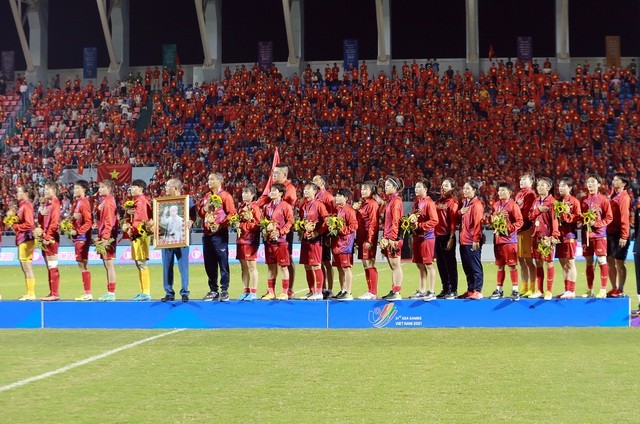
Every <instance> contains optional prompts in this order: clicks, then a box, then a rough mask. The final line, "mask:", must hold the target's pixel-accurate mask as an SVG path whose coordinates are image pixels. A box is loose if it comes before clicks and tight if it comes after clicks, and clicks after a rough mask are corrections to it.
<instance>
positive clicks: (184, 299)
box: [182, 294, 189, 302]
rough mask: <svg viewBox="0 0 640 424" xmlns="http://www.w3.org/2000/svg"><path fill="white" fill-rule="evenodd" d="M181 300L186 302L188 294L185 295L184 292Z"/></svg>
mask: <svg viewBox="0 0 640 424" xmlns="http://www.w3.org/2000/svg"><path fill="white" fill-rule="evenodd" d="M182 301H183V302H188V301H189V296H187V295H186V294H183V295H182Z"/></svg>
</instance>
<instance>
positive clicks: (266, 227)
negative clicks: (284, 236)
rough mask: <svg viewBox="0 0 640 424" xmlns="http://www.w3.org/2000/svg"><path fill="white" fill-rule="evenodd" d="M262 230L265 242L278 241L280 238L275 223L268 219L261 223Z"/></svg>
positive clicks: (263, 219)
mask: <svg viewBox="0 0 640 424" xmlns="http://www.w3.org/2000/svg"><path fill="white" fill-rule="evenodd" d="M260 229H261V231H262V237H263V238H264V240H265V241H276V240H278V237H280V232H279V231H278V226H277V225H276V223H275V222H273V221H271V220H270V219H267V218H262V220H261V221H260Z"/></svg>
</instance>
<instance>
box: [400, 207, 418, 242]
mask: <svg viewBox="0 0 640 424" xmlns="http://www.w3.org/2000/svg"><path fill="white" fill-rule="evenodd" d="M419 217H420V213H419V212H417V211H416V212H411V213H410V214H409V215H407V216H403V217H402V218H400V229H401V230H402V237H406V236H407V235H408V234H415V232H416V229H417V228H418V218H419Z"/></svg>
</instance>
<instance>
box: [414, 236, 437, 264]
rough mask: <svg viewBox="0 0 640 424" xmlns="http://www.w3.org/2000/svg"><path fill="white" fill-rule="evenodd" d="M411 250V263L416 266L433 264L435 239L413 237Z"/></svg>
mask: <svg viewBox="0 0 640 424" xmlns="http://www.w3.org/2000/svg"><path fill="white" fill-rule="evenodd" d="M411 248H412V250H413V259H412V260H413V262H414V263H417V264H425V265H431V264H433V256H434V252H435V249H436V239H435V238H432V239H424V238H422V237H418V236H414V237H413V243H412V245H411Z"/></svg>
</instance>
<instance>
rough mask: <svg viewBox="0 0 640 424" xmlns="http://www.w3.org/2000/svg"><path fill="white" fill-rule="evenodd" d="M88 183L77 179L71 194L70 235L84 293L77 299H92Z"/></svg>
mask: <svg viewBox="0 0 640 424" xmlns="http://www.w3.org/2000/svg"><path fill="white" fill-rule="evenodd" d="M88 191H89V183H88V182H87V181H85V180H78V181H76V182H75V183H74V184H73V196H74V197H75V199H76V200H75V203H74V204H73V211H72V215H71V218H72V219H71V223H72V225H73V229H72V230H71V236H72V240H73V244H74V245H75V251H76V262H77V263H78V267H79V268H80V272H81V274H82V286H83V288H84V294H83V295H82V296H79V297H76V300H78V301H88V300H93V295H92V294H91V272H89V268H88V267H87V263H88V262H89V245H90V244H91V227H92V226H93V217H92V216H91V201H90V200H89V197H87V192H88Z"/></svg>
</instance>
